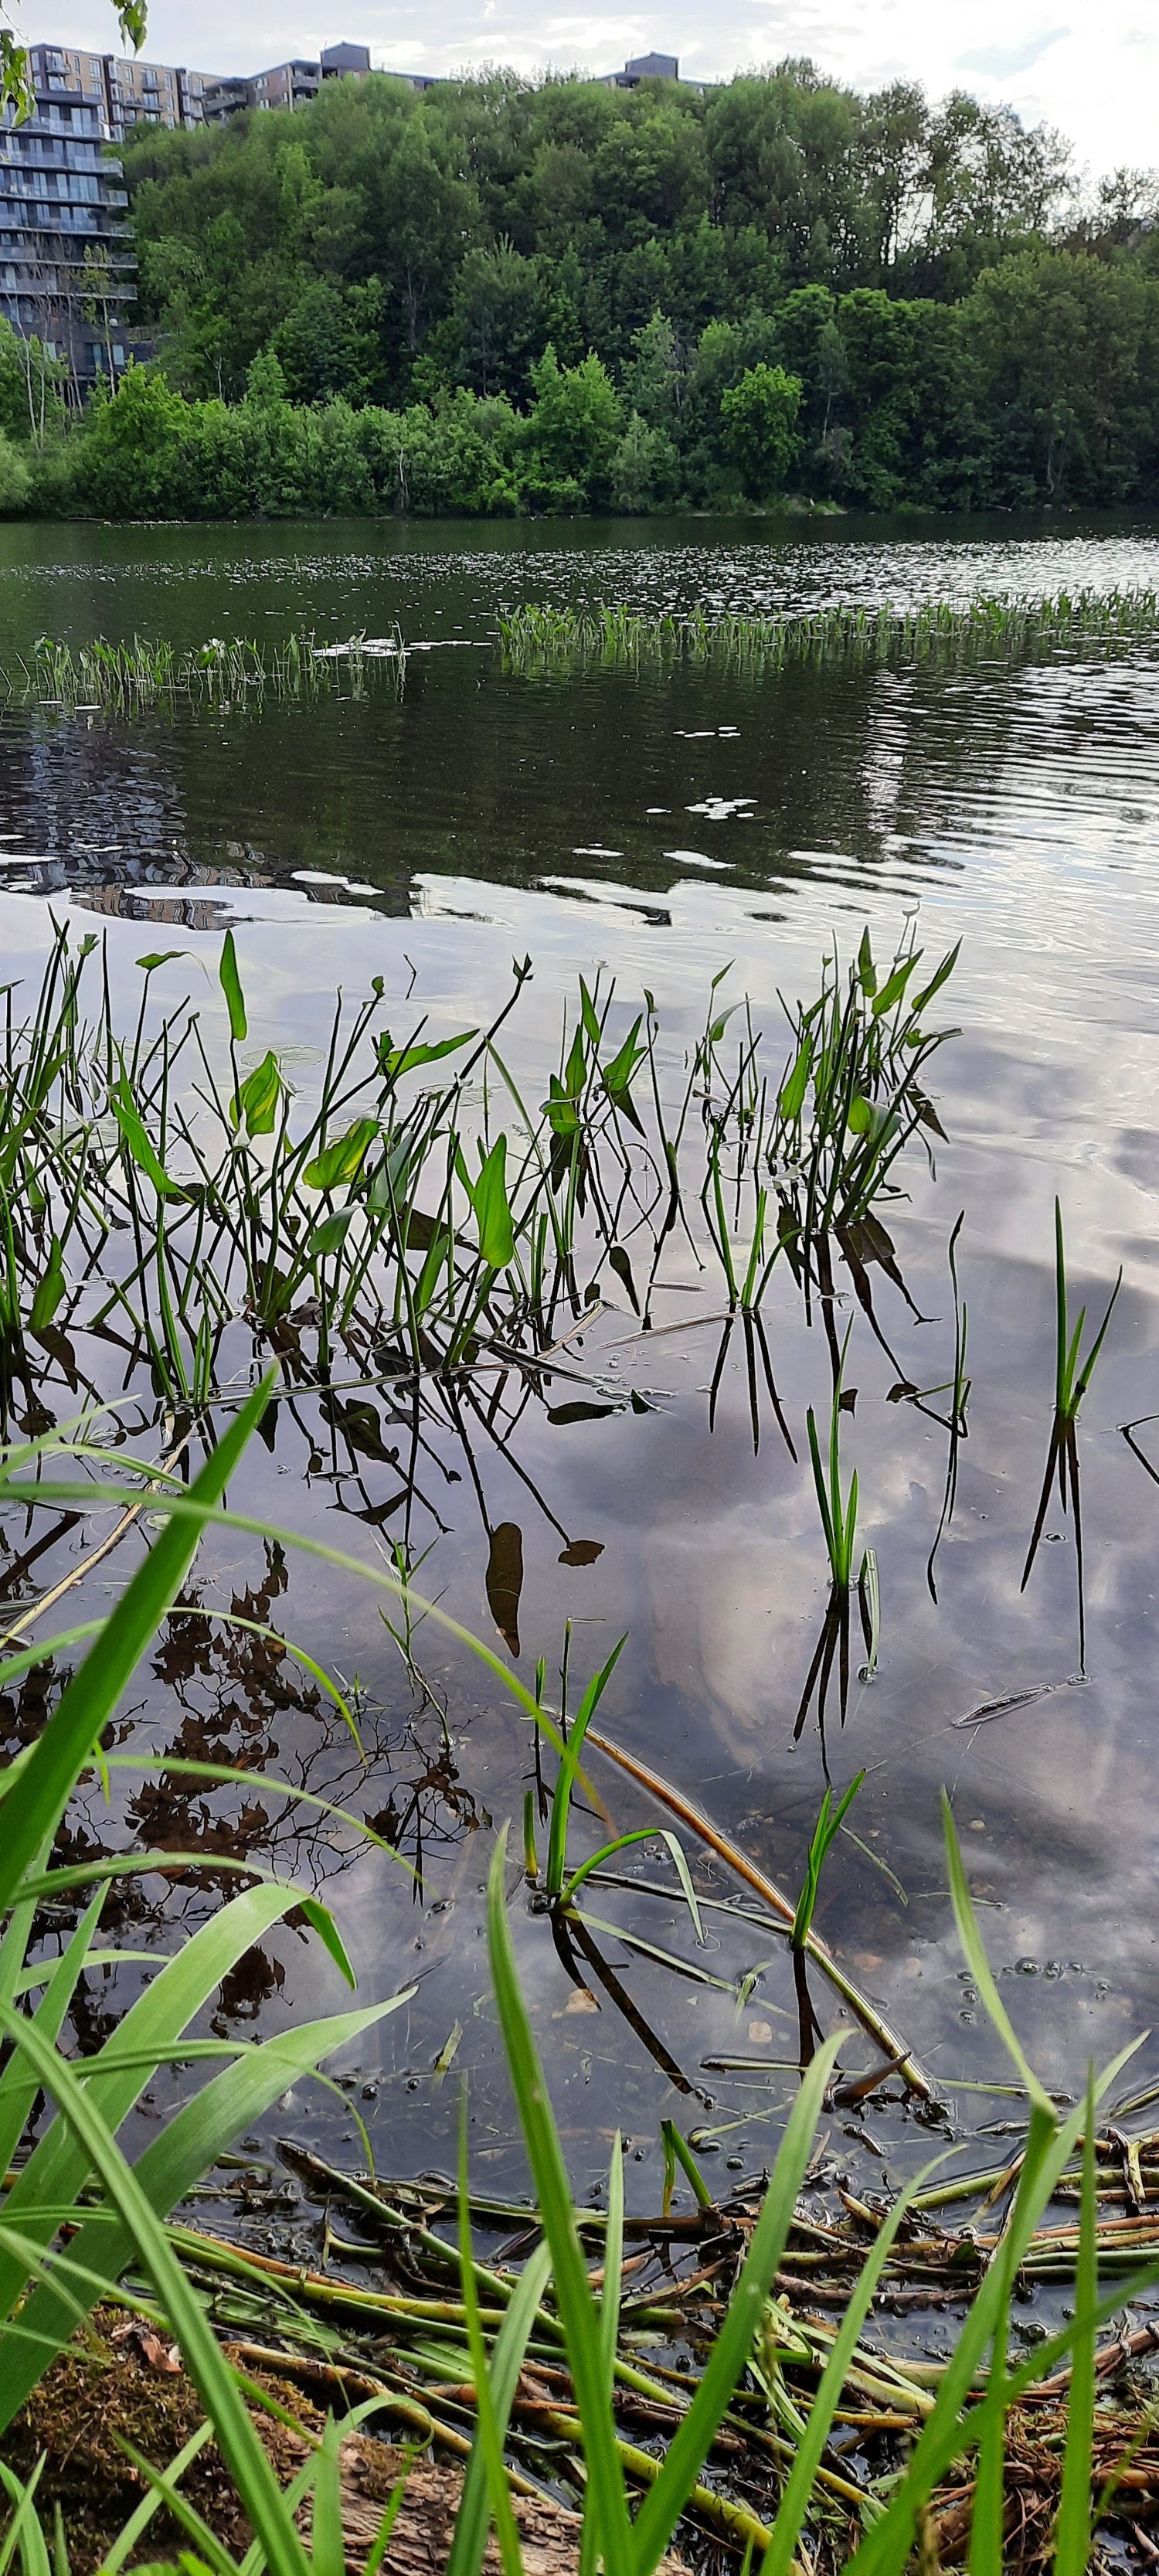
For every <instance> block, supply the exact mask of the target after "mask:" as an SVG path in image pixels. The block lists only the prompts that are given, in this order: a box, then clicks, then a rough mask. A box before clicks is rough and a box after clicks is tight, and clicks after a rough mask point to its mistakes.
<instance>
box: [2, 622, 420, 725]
mask: <svg viewBox="0 0 1159 2576" xmlns="http://www.w3.org/2000/svg"><path fill="white" fill-rule="evenodd" d="M372 659H373V661H374V663H375V666H376V668H377V667H378V666H379V665H380V664H381V665H382V666H383V667H384V668H385V669H386V671H387V673H388V674H389V675H391V680H392V684H393V685H395V686H397V685H399V684H400V682H401V680H402V678H403V676H404V674H405V667H406V648H405V646H404V645H403V644H402V641H401V638H399V639H398V643H397V646H396V648H395V649H394V650H393V651H391V652H390V653H382V652H376V653H375V654H374V655H373V656H371V655H370V654H368V653H367V651H366V650H365V647H364V643H363V639H362V638H360V637H357V636H355V637H353V638H352V639H351V641H350V643H349V644H346V645H341V646H335V645H322V644H319V643H318V642H317V640H316V638H315V637H314V636H313V635H312V634H297V633H293V634H291V635H289V636H288V637H286V638H285V640H284V641H283V642H281V643H277V644H272V645H270V644H264V643H258V642H255V641H254V640H253V639H252V638H250V637H245V636H234V637H230V638H225V637H222V636H212V637H210V639H209V640H208V641H207V642H206V643H204V644H198V645H191V646H188V647H185V648H180V647H178V646H177V645H174V644H170V643H167V642H157V641H154V640H152V639H150V638H147V637H143V636H140V635H136V636H134V637H133V640H132V642H131V643H127V642H126V643H110V642H108V641H107V640H106V639H105V638H103V637H98V638H96V639H95V640H94V641H93V642H91V643H88V644H75V645H74V644H70V643H63V642H60V641H58V640H56V639H55V638H53V637H52V636H47V635H42V636H40V637H39V638H38V640H37V642H36V644H35V646H34V648H33V652H32V657H31V660H30V661H28V662H25V661H23V660H21V659H18V660H17V661H16V663H15V665H14V666H13V667H11V668H4V669H2V670H0V689H2V690H4V691H5V692H6V694H7V695H8V696H9V697H12V698H15V699H17V700H21V701H23V702H25V703H32V704H38V705H42V706H49V707H54V708H60V709H61V710H63V711H64V712H65V713H67V714H76V713H77V712H82V713H84V712H87V713H92V712H97V711H100V712H103V713H108V714H116V715H125V716H132V715H136V714H141V713H144V712H145V711H146V710H148V709H149V708H152V707H161V708H166V707H170V708H171V707H174V706H176V704H177V703H178V702H179V701H180V700H182V699H185V700H192V701H194V702H196V701H207V702H210V703H212V704H214V705H218V706H221V707H224V708H226V709H231V708H234V707H238V706H244V705H246V704H248V703H249V702H250V701H252V700H256V701H259V702H260V701H261V700H262V699H263V698H264V697H265V696H267V695H269V696H270V697H272V698H274V699H280V698H296V697H302V696H317V695H318V694H319V693H320V692H323V691H325V692H332V691H334V690H335V689H344V690H345V691H346V692H347V693H348V694H354V695H361V694H362V693H363V692H364V690H365V687H366V680H367V672H368V670H369V668H370V663H371V660H372Z"/></svg>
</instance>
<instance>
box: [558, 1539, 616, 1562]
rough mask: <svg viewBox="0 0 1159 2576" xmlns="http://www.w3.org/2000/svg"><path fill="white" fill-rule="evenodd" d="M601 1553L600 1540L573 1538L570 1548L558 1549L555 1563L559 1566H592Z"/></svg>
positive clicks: (602, 1547) (602, 1548) (602, 1543)
mask: <svg viewBox="0 0 1159 2576" xmlns="http://www.w3.org/2000/svg"><path fill="white" fill-rule="evenodd" d="M603 1552H604V1542H603V1540H602V1539H601V1538H573V1540H572V1542H571V1545H570V1547H563V1548H561V1549H560V1552H559V1556H558V1558H557V1563H558V1564H560V1565H594V1564H595V1561H596V1558H597V1556H602V1555H603Z"/></svg>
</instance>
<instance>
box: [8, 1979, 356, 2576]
mask: <svg viewBox="0 0 1159 2576" xmlns="http://www.w3.org/2000/svg"><path fill="white" fill-rule="evenodd" d="M0 2030H3V2032H4V2035H5V2037H6V2038H7V2039H9V2040H11V2042H12V2043H13V2045H14V2046H16V2047H18V2048H20V2049H22V2050H23V2051H24V2053H25V2054H26V2056H27V2057H28V2059H29V2062H30V2064H31V2065H32V2067H33V2070H34V2072H35V2073H36V2075H37V2076H38V2077H39V2080H40V2082H41V2083H42V2085H43V2086H44V2088H45V2091H46V2092H47V2093H48V2094H50V2096H51V2097H52V2098H53V2099H54V2100H55V2101H56V2102H57V2104H58V2105H59V2108H60V2113H61V2116H62V2118H63V2119H64V2120H65V2121H66V2122H67V2124H68V2127H69V2129H70V2130H71V2131H72V2133H73V2135H74V2137H75V2138H76V2140H77V2143H78V2146H79V2148H80V2149H81V2152H82V2154H83V2156H84V2160H85V2163H86V2165H87V2166H90V2167H91V2168H92V2169H93V2170H94V2171H95V2173H96V2174H97V2175H98V2177H99V2179H100V2181H101V2182H102V2183H103V2185H104V2188H105V2191H106V2193H107V2195H108V2198H109V2200H110V2201H111V2202H112V2204H113V2205H114V2207H115V2208H116V2209H117V2210H118V2212H119V2214H120V2216H121V2218H122V2220H123V2222H124V2224H125V2227H126V2229H127V2230H128V2233H129V2235H130V2237H131V2239H132V2242H133V2246H134V2249H135V2251H136V2253H137V2255H138V2256H139V2258H140V2260H141V2262H142V2263H143V2264H144V2267H145V2269H146V2271H147V2272H148V2274H149V2276H150V2279H151V2280H152V2282H153V2286H154V2289H155V2290H156V2292H157V2295H158V2298H159V2300H160V2302H161V2305H162V2307H163V2308H164V2310H165V2313H166V2316H167V2317H168V2319H169V2322H170V2324H171V2326H172V2328H173V2331H174V2334H175V2335H176V2337H177V2340H178V2342H179V2344H180V2346H181V2351H182V2355H183V2358H184V2361H185V2366H186V2368H187V2370H188V2371H189V2374H190V2377H191V2378H192V2379H193V2380H194V2382H195V2383H196V2386H197V2389H198V2392H199V2394H200V2396H201V2400H202V2403H203V2405H204V2406H205V2408H206V2411H207V2413H208V2414H209V2415H210V2416H211V2417H212V2420H213V2426H214V2433H215V2438H216V2441H217V2446H218V2449H219V2450H220V2452H221V2455H222V2458H223V2459H224V2461H225V2463H226V2466H227V2467H228V2469H229V2472H230V2475H231V2477H232V2478H233V2480H234V2483H235V2485H236V2487H237V2491H238V2494H239V2497H240V2498H241V2501H242V2504H243V2506H244V2508H245V2511H246V2513H247V2515H248V2517H249V2520H250V2522H251V2524H252V2526H253V2530H254V2533H255V2536H256V2537H257V2538H258V2539H260V2540H261V2542H262V2545H263V2547H264V2548H265V2551H266V2555H267V2558H268V2560H269V2562H270V2564H271V2566H272V2567H275V2568H277V2570H278V2576H309V2562H308V2560H307V2557H306V2553H305V2550H304V2549H303V2547H302V2543H301V2541H300V2539H299V2537H298V2534H297V2531H296V2530H295V2527H294V2524H293V2521H292V2518H291V2517H290V2516H289V2515H288V2514H287V2512H286V2509H285V2505H284V2502H283V2499H282V2494H281V2489H280V2488H279V2486H278V2484H277V2480H276V2478H275V2477H274V2473H273V2470H272V2468H271V2466H270V2463H269V2460H268V2458H267V2456H266V2453H265V2451H264V2450H263V2448H262V2445H261V2443H260V2442H259V2440H258V2437H257V2434H256V2433H255V2431H254V2428H253V2425H252V2423H251V2422H250V2418H249V2416H248V2414H247V2412H246V2409H245V2407H244V2405H243V2403H242V2400H241V2396H240V2394H239V2392H238V2388H237V2384H236V2381H235V2379H234V2375H233V2372H232V2371H231V2370H230V2368H229V2366H228V2364H227V2362H226V2360H225V2358H224V2355H223V2354H222V2352H221V2349H220V2346H219V2345H218V2342H217V2338H216V2336H215V2335H214V2333H213V2330H212V2327H211V2326H210V2324H209V2321H208V2318H207V2317H206V2315H205V2311H204V2309H203V2307H202V2305H201V2302H200V2300H199V2299H198V2298H197V2296H196V2294H195V2293H194V2291H193V2289H192V2287H191V2285H190V2283H189V2282H188V2281H187V2279H186V2277H185V2274H184V2272H183V2271H182V2268H181V2265H180V2263H179V2262H178V2260H177V2257H176V2255H175V2254H174V2252H173V2251H172V2248H171V2246H170V2244H169V2240H168V2237H167V2235H166V2233H165V2229H164V2227H163V2226H162V2224H161V2222H160V2220H159V2219H158V2218H157V2216H156V2215H155V2212H154V2211H153V2210H152V2208H151V2207H150V2205H149V2202H148V2200H147V2198H146V2196H145V2194H144V2192H143V2191H142V2189H141V2186H140V2183H139V2181H138V2179H137V2177H136V2175H135V2174H134V2172H133V2169H132V2167H131V2166H130V2165H128V2164H126V2162H125V2159H124V2157H123V2155H122V2154H121V2151H120V2148H119V2147H118V2145H117V2142H116V2139H115V2138H114V2137H113V2135H112V2133H111V2131H110V2130H109V2129H108V2128H107V2127H106V2125H105V2122H104V2121H103V2119H102V2118H101V2115H100V2112H99V2111H98V2109H97V2107H96V2104H95V2102H94V2100H93V2098H92V2092H91V2088H90V2087H89V2086H87V2085H85V2084H82V2083H81V2082H80V2081H79V2080H78V2078H77V2076H76V2075H75V2074H74V2072H73V2069H72V2067H71V2066H70V2065H69V2064H68V2062H67V2060H66V2059H64V2058H62V2057H61V2056H60V2055H59V2053H58V2051H57V2050H56V2049H55V2048H53V2047H52V2046H51V2045H50V2044H49V2042H48V2041H47V2040H45V2039H44V2038H43V2037H42V2036H41V2034H40V2032H39V2031H38V2030H37V2028H36V2025H35V2023H33V2022H26V2021H23V2020H22V2019H21V2017H20V2015H19V2014H18V2013H14V2012H12V2011H11V2010H10V2009H8V2008H7V2007H4V2008H0Z"/></svg>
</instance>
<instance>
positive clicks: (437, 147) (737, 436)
mask: <svg viewBox="0 0 1159 2576" xmlns="http://www.w3.org/2000/svg"><path fill="white" fill-rule="evenodd" d="M125 168H126V177H127V180H128V185H129V190H130V197H131V204H132V211H133V216H134V221H135V224H136V227H137V239H138V247H139V254H140V281H141V300H140V307H139V319H140V321H141V323H142V324H143V326H144V327H145V328H146V329H147V330H148V331H149V332H151V333H152V334H153V335H154V336H155V340H156V346H157V350H158V358H157V361H156V366H155V371H154V372H153V374H152V375H151V377H150V380H149V383H148V385H146V384H145V382H143V381H142V382H139V383H138V382H135V381H131V382H130V383H128V384H127V385H126V386H125V388H124V389H123V391H122V392H121V394H120V396H119V397H118V400H117V401H116V402H115V403H113V404H111V405H99V404H98V405H97V406H96V407H95V409H94V411H93V412H92V414H91V416H90V417H89V419H88V421H87V422H86V423H85V425H84V427H83V429H82V433H81V435H80V437H79V438H76V437H73V438H70V439H69V441H68V443H67V451H66V452H67V469H66V468H64V467H62V466H61V465H60V463H59V460H58V462H57V464H56V466H55V467H54V468H53V469H52V471H51V472H49V469H47V468H46V467H44V466H34V472H33V486H32V498H33V506H42V507H43V506H50V505H51V506H64V507H73V508H77V507H79V508H81V509H88V510H96V511H99V512H102V513H105V514H109V515H120V514H123V513H131V514H134V515H140V514H141V513H142V512H145V513H148V514H151V515H178V516H187V515H188V516H218V515H222V516H230V515H246V514H250V513H254V512H260V513H269V514H293V513H296V512H299V511H313V510H322V509H330V510H335V511H351V510H353V511H360V510H361V511H381V510H391V509H401V510H415V511H428V512H434V511H440V512H446V511H459V512H464V513H472V514H473V513H478V512H484V513H489V512H514V511H520V510H584V509H621V510H648V509H662V508H666V507H670V506H672V505H673V504H674V503H680V502H687V503H690V504H693V505H696V506H705V505H720V504H724V505H726V506H727V505H728V504H729V503H730V502H740V501H742V500H743V501H747V502H750V503H758V504H765V503H768V502H769V501H772V500H775V499H776V498H777V496H779V495H780V494H782V493H783V492H784V491H785V490H786V489H787V490H788V492H789V493H790V494H798V495H800V496H801V497H802V498H804V499H806V500H808V501H812V502H814V503H816V502H825V501H830V502H833V501H835V502H837V503H840V504H842V505H844V506H846V507H852V508H866V509H888V508H894V507H898V506H907V505H908V506H917V507H925V508H935V509H961V508H971V507H979V508H984V507H987V506H996V507H1000V508H1019V507H1034V506H1036V505H1041V504H1042V503H1044V502H1050V503H1056V504H1058V503H1061V504H1062V505H1064V506H1067V507H1075V506H1079V507H1091V506H1099V505H1114V504H1116V503H1122V502H1144V503H1146V502H1150V501H1153V500H1154V499H1156V497H1159V225H1157V224H1156V221H1155V216H1156V205H1155V202H1153V200H1154V191H1153V189H1151V188H1150V187H1149V184H1148V183H1146V182H1144V181H1141V180H1133V179H1131V178H1130V177H1129V176H1123V175H1120V177H1119V178H1118V179H1116V180H1115V181H1114V182H1112V183H1108V185H1107V186H1106V187H1104V189H1103V191H1102V193H1101V198H1100V202H1099V207H1098V209H1097V212H1096V213H1095V214H1094V215H1091V216H1089V217H1088V218H1085V219H1083V220H1082V221H1080V220H1079V219H1078V218H1077V217H1076V216H1075V214H1074V213H1073V204H1074V198H1073V187H1072V181H1071V177H1070V173H1069V171H1068V168H1067V159H1066V151H1065V147H1064V146H1063V145H1062V143H1061V142H1060V140H1059V138H1058V137H1057V136H1054V135H1052V134H1051V133H1049V132H1048V131H1047V130H1046V129H1043V128H1039V129H1037V130H1035V131H1034V132H1027V131H1026V130H1025V129H1024V128H1023V127H1022V125H1021V124H1020V123H1019V120H1018V118H1017V117H1016V116H1015V115H1014V114H1013V112H1012V111H1010V110H1007V109H988V108H983V107H980V106H979V105H978V104H977V103H976V102H974V101H973V100H971V99H969V98H967V97H965V96H963V95H962V94H960V93H959V94H955V95H954V96H952V97H951V98H950V99H949V100H948V101H946V102H945V104H944V105H943V106H942V107H940V108H938V109H936V110H935V109H933V108H931V107H930V106H929V104H928V103H927V102H926V100H925V99H924V97H923V95H922V93H921V91H920V90H918V89H917V88H915V87H912V86H908V85H905V84H895V85H894V86H893V87H892V88H890V89H888V90H885V91H882V92H880V93H878V94H876V95H874V96H869V97H861V96H859V95H857V94H856V93H855V92H853V91H851V90H848V89H844V88H841V87H839V86H837V85H835V84H833V83H830V82H826V81H824V80H823V79H822V78H821V77H820V75H819V74H818V73H816V72H815V71H814V69H813V68H812V66H811V65H810V64H808V63H789V64H784V65H782V66H781V67H780V68H779V69H778V70H776V71H773V72H770V73H768V74H767V75H761V76H749V75H746V76H745V77H742V78H738V79H736V80H734V81H732V82H730V83H728V84H727V85H725V86H723V87H721V88H719V89H717V90H714V91H711V92H709V93H707V94H706V95H704V96H700V95H698V94H697V92H696V91H695V90H693V89H692V88H691V87H685V86H682V85H679V84H676V83H673V82H660V81H651V82H645V83H643V84H641V86H640V87H639V88H638V89H636V90H634V91H617V90H609V89H607V88H604V87H602V86H600V85H599V84H598V83H596V82H581V81H578V80H571V79H565V80H557V79H549V80H545V81H543V82H541V83H539V84H530V83H528V82H525V81H521V80H518V79H516V78H515V77H514V76H513V75H508V74H499V75H493V76H489V77H486V78H482V79H479V80H476V81H461V82H444V83H440V84H438V85H437V86H436V87H434V88H433V89H431V90H429V91H427V92H426V93H424V94H423V95H422V96H421V97H420V96H417V95H416V94H415V93H414V92H413V91H412V90H411V89H410V88H409V87H408V86H407V85H406V84H405V83H404V82H402V81H399V80H395V79H392V78H390V77H389V76H387V75H385V74H376V75H375V76H374V77H372V78H371V79H369V80H362V81H359V80H345V81H336V82H328V83H327V84H326V85H325V87H324V89H323V90H322V92H321V93H320V95H319V96H318V97H317V98H316V99H315V100H313V101H312V102H311V103H310V105H309V106H308V107H306V108H304V109H302V110H300V111H299V112H298V113H296V114H294V115H289V114H286V113H275V114H266V115H257V114H255V115H251V116H240V117H237V118H235V119H234V120H233V121H232V122H231V123H230V124H229V125H228V126H226V127H224V128H210V129H206V130H204V131H202V132H195V131H189V132H176V133H166V132H153V131H148V132H142V133H141V134H140V135H139V136H137V137H135V138H131V139H130V141H129V144H128V147H127V149H126V154H125ZM18 374H19V376H20V379H21V380H20V381H18ZM10 379H11V382H10V381H9V380H10ZM10 397H11V398H10ZM28 420H29V402H28V398H27V389H26V387H25V385H24V383H23V371H22V370H18V369H17V368H16V367H15V366H14V365H13V364H11V363H9V359H8V357H7V356H6V355H5V352H4V351H3V350H0V427H3V429H4V430H5V431H6V432H7V434H8V435H9V436H16V437H21V436H27V435H28V427H27V424H28ZM38 438H39V432H38V430H37V426H36V423H35V422H32V443H33V445H34V446H35V445H36V444H37V443H38ZM39 443H40V444H41V445H43V444H44V441H43V440H42V439H41V440H40V441H39ZM49 443H50V444H51V441H50V442H49ZM4 464H5V460H3V459H2V458H0V466H4ZM18 485H19V477H18V476H17V477H16V478H15V484H14V478H13V476H12V474H11V473H10V472H8V471H7V469H6V470H5V471H4V472H2V473H0V507H3V506H6V507H9V508H11V507H18V506H20V492H19V489H18V488H16V486H18ZM46 485H47V488H46ZM10 488H11V494H12V496H11V497H8V495H9V490H10Z"/></svg>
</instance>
